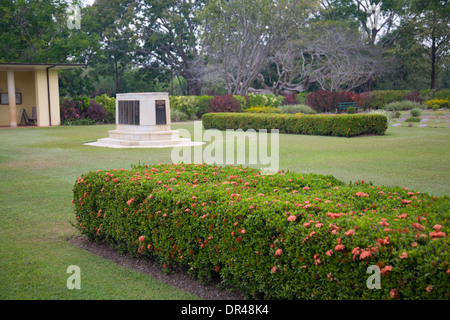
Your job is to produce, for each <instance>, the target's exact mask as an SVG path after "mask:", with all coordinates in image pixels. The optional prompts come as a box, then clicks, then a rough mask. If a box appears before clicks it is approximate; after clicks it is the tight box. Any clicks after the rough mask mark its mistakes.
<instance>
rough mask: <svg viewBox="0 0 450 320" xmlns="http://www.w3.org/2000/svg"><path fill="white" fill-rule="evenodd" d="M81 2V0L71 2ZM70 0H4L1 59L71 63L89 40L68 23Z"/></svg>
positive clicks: (1, 6) (1, 4)
mask: <svg viewBox="0 0 450 320" xmlns="http://www.w3.org/2000/svg"><path fill="white" fill-rule="evenodd" d="M71 3H73V4H74V5H79V1H77V0H74V1H71ZM69 4H70V3H69V1H67V0H0V61H4V62H31V63H33V62H34V63H55V62H57V63H63V62H71V61H73V59H74V57H75V56H77V55H79V54H80V52H81V51H83V50H84V48H85V46H86V45H87V42H88V41H89V40H88V39H87V38H86V37H85V35H83V34H82V32H80V31H79V30H77V29H70V28H69V27H68V26H67V20H68V8H69Z"/></svg>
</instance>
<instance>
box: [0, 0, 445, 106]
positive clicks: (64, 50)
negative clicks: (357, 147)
mask: <svg viewBox="0 0 450 320" xmlns="http://www.w3.org/2000/svg"><path fill="white" fill-rule="evenodd" d="M73 8H79V10H80V13H81V15H80V16H81V21H80V28H79V29H76V28H69V27H68V25H67V19H68V18H69V16H70V15H71V12H72V11H71V10H73ZM449 22H450V5H449V3H448V0H383V1H379V0H378V1H377V0H166V1H158V0H96V1H94V2H93V4H92V5H83V1H81V0H72V1H69V0H0V62H28V63H50V62H51V63H55V62H56V63H86V64H87V67H86V68H83V69H74V70H69V71H63V72H61V74H60V84H61V86H60V90H61V94H62V95H68V96H77V95H88V96H92V97H93V96H96V95H100V94H103V93H106V94H108V95H110V96H114V95H115V94H116V93H119V92H139V91H169V92H171V93H172V94H179V95H200V94H210V95H214V94H223V93H230V94H247V93H250V92H254V93H259V92H264V93H275V94H288V93H293V92H304V91H316V90H319V89H323V90H328V91H356V92H365V91H370V90H374V89H407V90H421V89H439V88H449V85H450V75H449V68H448V66H449V63H448V62H449V34H450V32H449Z"/></svg>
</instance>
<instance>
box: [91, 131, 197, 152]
mask: <svg viewBox="0 0 450 320" xmlns="http://www.w3.org/2000/svg"><path fill="white" fill-rule="evenodd" d="M202 144H204V142H195V141H191V140H190V139H186V138H180V137H179V136H178V131H177V130H171V131H151V132H148V131H147V132H137V131H135V132H130V131H120V130H111V131H109V138H103V139H98V140H97V141H96V142H89V143H85V145H88V146H96V147H109V148H168V147H193V146H200V145H202Z"/></svg>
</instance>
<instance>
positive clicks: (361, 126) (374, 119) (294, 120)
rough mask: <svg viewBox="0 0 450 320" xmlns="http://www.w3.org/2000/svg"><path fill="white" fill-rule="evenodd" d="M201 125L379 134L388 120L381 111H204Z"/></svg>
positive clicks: (292, 131) (333, 133)
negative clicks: (313, 113) (262, 112)
mask: <svg viewBox="0 0 450 320" xmlns="http://www.w3.org/2000/svg"><path fill="white" fill-rule="evenodd" d="M202 123H203V126H204V127H205V129H219V130H226V129H242V130H248V129H254V130H256V131H258V130H261V129H266V130H271V129H278V130H279V132H280V133H295V134H309V135H323V136H340V137H354V136H358V135H363V134H373V135H383V134H385V132H386V129H387V124H388V120H387V117H386V116H384V115H381V114H352V115H349V114H339V115H301V114H295V115H292V114H251V113H208V114H205V115H203V117H202Z"/></svg>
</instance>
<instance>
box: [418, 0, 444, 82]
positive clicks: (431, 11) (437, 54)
mask: <svg viewBox="0 0 450 320" xmlns="http://www.w3.org/2000/svg"><path fill="white" fill-rule="evenodd" d="M410 12H411V14H412V15H414V16H415V20H414V26H415V29H416V30H415V35H416V38H417V40H418V41H419V43H421V44H422V46H423V49H424V51H425V52H426V54H427V55H428V58H429V61H430V67H429V76H430V88H431V89H436V87H437V79H438V77H439V74H440V72H443V71H444V69H445V66H447V68H448V63H449V58H450V55H449V52H450V32H449V30H450V29H449V27H450V4H449V1H448V0H413V1H412V2H411V7H410Z"/></svg>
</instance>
